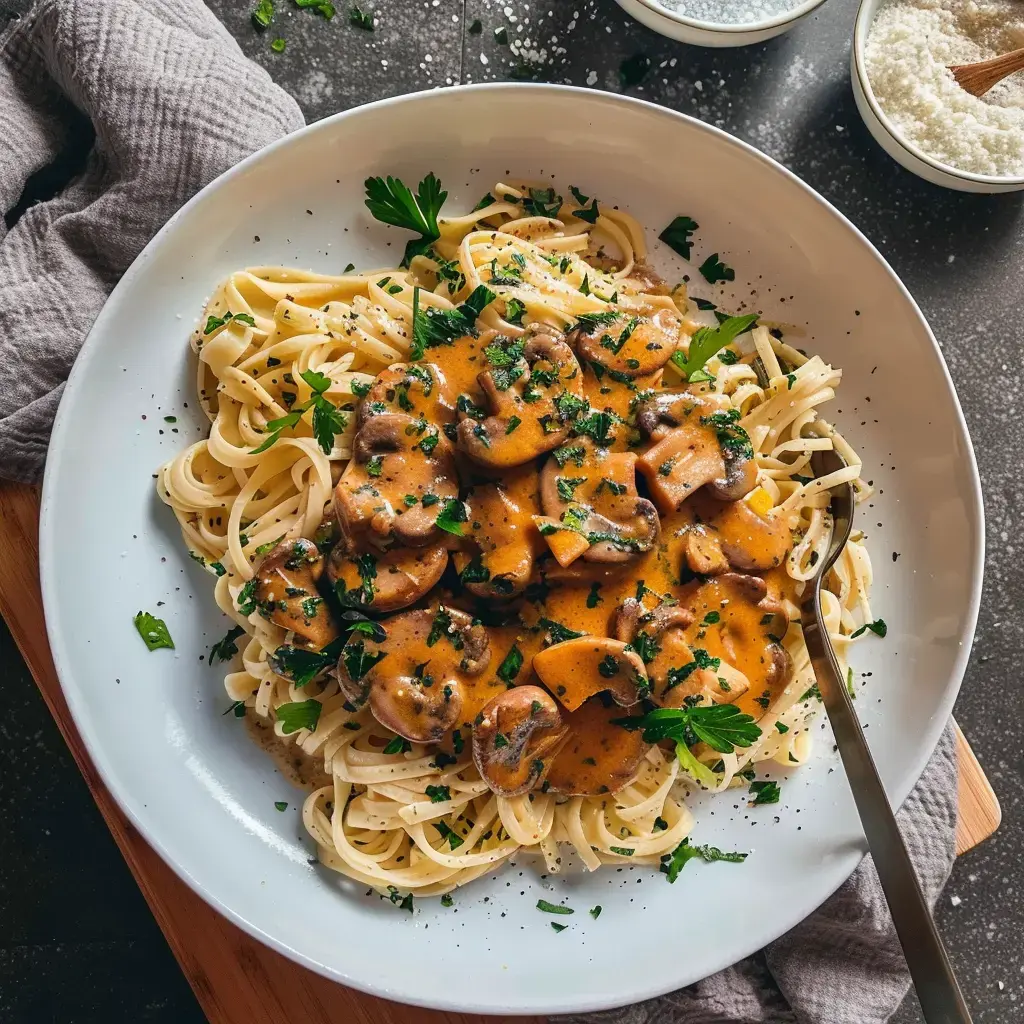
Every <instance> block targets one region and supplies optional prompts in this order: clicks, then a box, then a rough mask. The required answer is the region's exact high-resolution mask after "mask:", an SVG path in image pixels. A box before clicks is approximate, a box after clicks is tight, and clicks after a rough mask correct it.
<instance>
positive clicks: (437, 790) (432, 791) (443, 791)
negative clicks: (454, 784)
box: [426, 786, 452, 804]
mask: <svg viewBox="0 0 1024 1024" xmlns="http://www.w3.org/2000/svg"><path fill="white" fill-rule="evenodd" d="M426 793H427V796H429V797H430V802H431V803H432V804H443V803H445V802H447V801H448V800H451V798H452V791H451V790H450V789H449V788H448V787H447V786H427V789H426Z"/></svg>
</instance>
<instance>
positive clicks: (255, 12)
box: [206, 0, 274, 334]
mask: <svg viewBox="0 0 1024 1024" xmlns="http://www.w3.org/2000/svg"><path fill="white" fill-rule="evenodd" d="M251 17H252V23H253V27H254V28H255V29H256V30H257V31H258V32H262V31H263V30H264V29H265V28H268V27H269V26H270V23H271V21H273V20H274V0H259V3H257V4H256V6H255V7H254V8H253V9H252V15H251ZM206 333H207V334H209V333H210V332H209V331H207V332H206Z"/></svg>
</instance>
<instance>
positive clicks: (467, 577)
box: [459, 554, 491, 583]
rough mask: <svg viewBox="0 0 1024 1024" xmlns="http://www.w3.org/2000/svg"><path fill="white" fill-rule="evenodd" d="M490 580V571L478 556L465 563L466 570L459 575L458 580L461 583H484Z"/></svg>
mask: <svg viewBox="0 0 1024 1024" xmlns="http://www.w3.org/2000/svg"><path fill="white" fill-rule="evenodd" d="M490 578H491V570H490V569H488V568H487V566H485V565H484V563H483V561H482V559H481V558H480V555H479V554H475V555H474V556H473V557H472V558H471V559H470V560H469V561H468V562H467V563H466V568H465V569H463V570H462V572H460V573H459V579H460V580H461V581H462V582H463V583H486V582H487V581H488V580H489V579H490Z"/></svg>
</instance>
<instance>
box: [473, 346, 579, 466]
mask: <svg viewBox="0 0 1024 1024" xmlns="http://www.w3.org/2000/svg"><path fill="white" fill-rule="evenodd" d="M492 344H493V346H496V347H497V348H496V350H495V351H497V350H499V349H500V350H501V351H502V352H504V353H505V355H504V357H497V356H495V357H494V358H498V359H499V361H500V362H502V363H503V364H504V365H500V366H498V365H492V366H491V368H490V369H487V370H484V372H483V373H481V374H480V375H479V377H478V378H477V380H478V382H479V384H480V387H481V389H482V390H483V393H484V399H485V401H486V402H487V405H488V406H489V414H487V415H484V417H483V418H482V419H478V418H476V417H474V416H471V415H468V414H467V415H466V416H465V418H464V419H462V420H461V421H460V422H459V428H458V430H459V433H458V444H459V448H460V449H461V450H462V451H463V452H465V453H466V454H467V455H468V456H469V457H470V458H471V459H473V460H474V461H475V462H479V463H481V464H482V465H484V466H491V467H495V468H505V467H509V466H521V465H523V464H524V463H526V462H529V461H530V460H531V459H534V458H536V457H537V456H538V455H542V454H543V453H544V452H548V451H551V449H552V448H557V447H558V446H559V445H560V444H561V443H562V442H563V441H564V440H565V439H566V438H567V437H568V436H569V423H570V420H571V418H572V417H573V416H574V415H576V414H577V413H578V412H579V410H580V408H581V407H582V406H581V402H582V398H581V396H582V394H583V374H582V372H581V371H580V366H579V363H577V362H576V357H575V356H574V355H573V353H572V349H571V348H569V346H568V345H567V344H566V343H565V342H564V341H563V340H561V338H556V337H554V336H552V335H550V334H534V335H533V336H532V337H530V338H529V339H528V340H527V341H526V342H525V343H521V342H519V341H516V342H508V341H505V342H501V341H500V340H498V339H496V340H495V342H493V343H492ZM520 345H521V346H522V347H521V348H520ZM494 358H492V359H491V362H492V364H493V362H494Z"/></svg>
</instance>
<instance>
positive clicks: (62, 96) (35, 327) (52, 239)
mask: <svg viewBox="0 0 1024 1024" xmlns="http://www.w3.org/2000/svg"><path fill="white" fill-rule="evenodd" d="M302 124H303V118H302V112H301V111H300V110H299V107H298V104H297V103H296V102H295V100H293V99H292V98H291V97H290V96H289V95H288V94H287V93H286V92H284V91H283V90H282V89H280V88H278V87H277V86H276V85H274V84H273V82H272V81H271V80H270V77H269V76H268V75H267V73H266V72H265V71H263V70H262V69H260V68H258V67H257V66H256V65H255V64H253V63H252V62H251V61H249V60H247V59H246V58H245V57H244V56H243V54H242V52H241V50H240V49H239V48H238V44H237V43H235V41H234V40H233V39H232V38H231V36H230V35H229V34H228V32H227V31H226V30H225V29H224V27H223V26H222V25H221V24H220V22H218V21H217V19H216V18H215V17H214V16H213V14H211V13H210V11H209V10H208V9H207V7H206V6H205V4H203V3H201V2H200V0H39V2H38V3H36V4H35V6H34V7H33V8H32V9H31V10H30V12H29V13H28V14H27V15H26V16H25V17H23V18H20V19H18V20H15V21H14V22H12V23H11V25H9V26H8V28H7V29H6V30H5V31H4V32H3V34H2V35H0V212H3V213H5V214H7V213H8V212H9V211H11V210H12V208H13V207H14V206H15V204H16V203H17V202H18V200H19V197H20V196H21V195H22V191H23V189H24V187H25V184H26V181H27V180H28V179H29V178H30V177H31V176H32V175H33V174H35V173H36V172H39V171H41V170H42V169H44V168H46V167H47V166H48V165H51V164H52V163H54V161H56V160H58V159H60V158H62V157H64V158H65V159H66V158H67V155H68V149H69V148H74V147H75V145H76V144H78V145H79V146H81V143H82V140H83V139H84V140H85V141H86V142H88V140H89V138H90V137H92V136H94V142H93V144H92V147H91V150H89V151H88V153H87V154H86V153H83V154H82V159H81V165H80V168H78V173H77V174H76V175H75V177H74V178H73V180H72V181H71V182H70V184H68V185H67V187H66V188H65V189H64V190H63V191H62V192H61V193H60V195H59V196H57V197H56V198H54V199H50V200H49V201H47V202H43V203H39V204H37V205H35V206H31V207H29V208H28V209H27V210H26V211H25V213H24V214H23V216H22V217H21V219H20V220H18V221H17V223H16V224H15V225H14V227H13V228H12V229H11V230H10V232H9V233H7V235H6V237H4V235H5V231H6V228H5V226H4V224H3V222H0V282H2V283H3V287H2V289H0V475H2V476H6V477H10V478H12V479H16V480H24V481H34V480H38V479H39V477H40V476H41V475H42V470H43V461H44V459H45V457H46V445H47V442H48V440H49V436H50V427H51V425H52V423H53V417H54V415H55V413H56V411H57V404H58V402H59V401H60V396H61V392H62V390H63V386H64V381H65V380H66V379H67V376H68V373H69V372H70V370H71V364H72V363H73V362H74V359H75V356H76V355H77V354H78V350H79V348H81V345H82V342H83V341H84V340H85V337H86V335H87V334H88V332H89V328H90V327H91V326H92V323H93V320H95V318H96V315H97V313H99V311H100V308H101V307H102V305H103V303H104V301H105V299H106V297H107V295H108V294H109V293H110V290H111V289H112V288H113V287H114V285H115V284H116V282H117V280H118V278H119V277H120V276H121V275H122V274H123V273H124V272H125V270H127V269H128V266H129V265H130V264H131V262H132V260H134V259H135V257H136V256H137V255H138V254H139V252H140V250H141V249H142V248H143V246H145V244H146V243H147V242H148V241H149V240H150V239H151V238H152V237H153V235H154V234H156V232H157V230H158V229H159V228H160V227H161V226H162V225H163V224H164V222H165V221H166V220H167V219H168V218H169V217H170V216H171V214H172V213H174V211H175V210H177V209H178V207H179V206H181V205H182V203H184V202H185V200H187V199H188V198H189V197H190V196H191V195H193V194H194V193H195V192H197V191H198V190H199V189H200V188H202V186H203V185H205V184H206V183H207V182H208V181H210V180H212V179H213V178H215V177H216V176H217V175H218V174H220V173H221V172H222V171H224V170H226V169H227V168H228V167H231V166H232V165H233V164H236V163H237V162H238V161H239V160H241V159H242V158H243V157H244V156H247V155H248V154H249V153H252V152H254V151H255V150H257V149H259V148H260V147H262V146H265V145H266V144H267V143H269V142H272V141H273V140H274V139H276V138H279V137H280V136H282V135H284V134H286V133H287V132H290V131H293V130H294V129H296V128H299V127H301V126H302ZM82 148H83V149H84V148H85V147H82Z"/></svg>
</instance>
